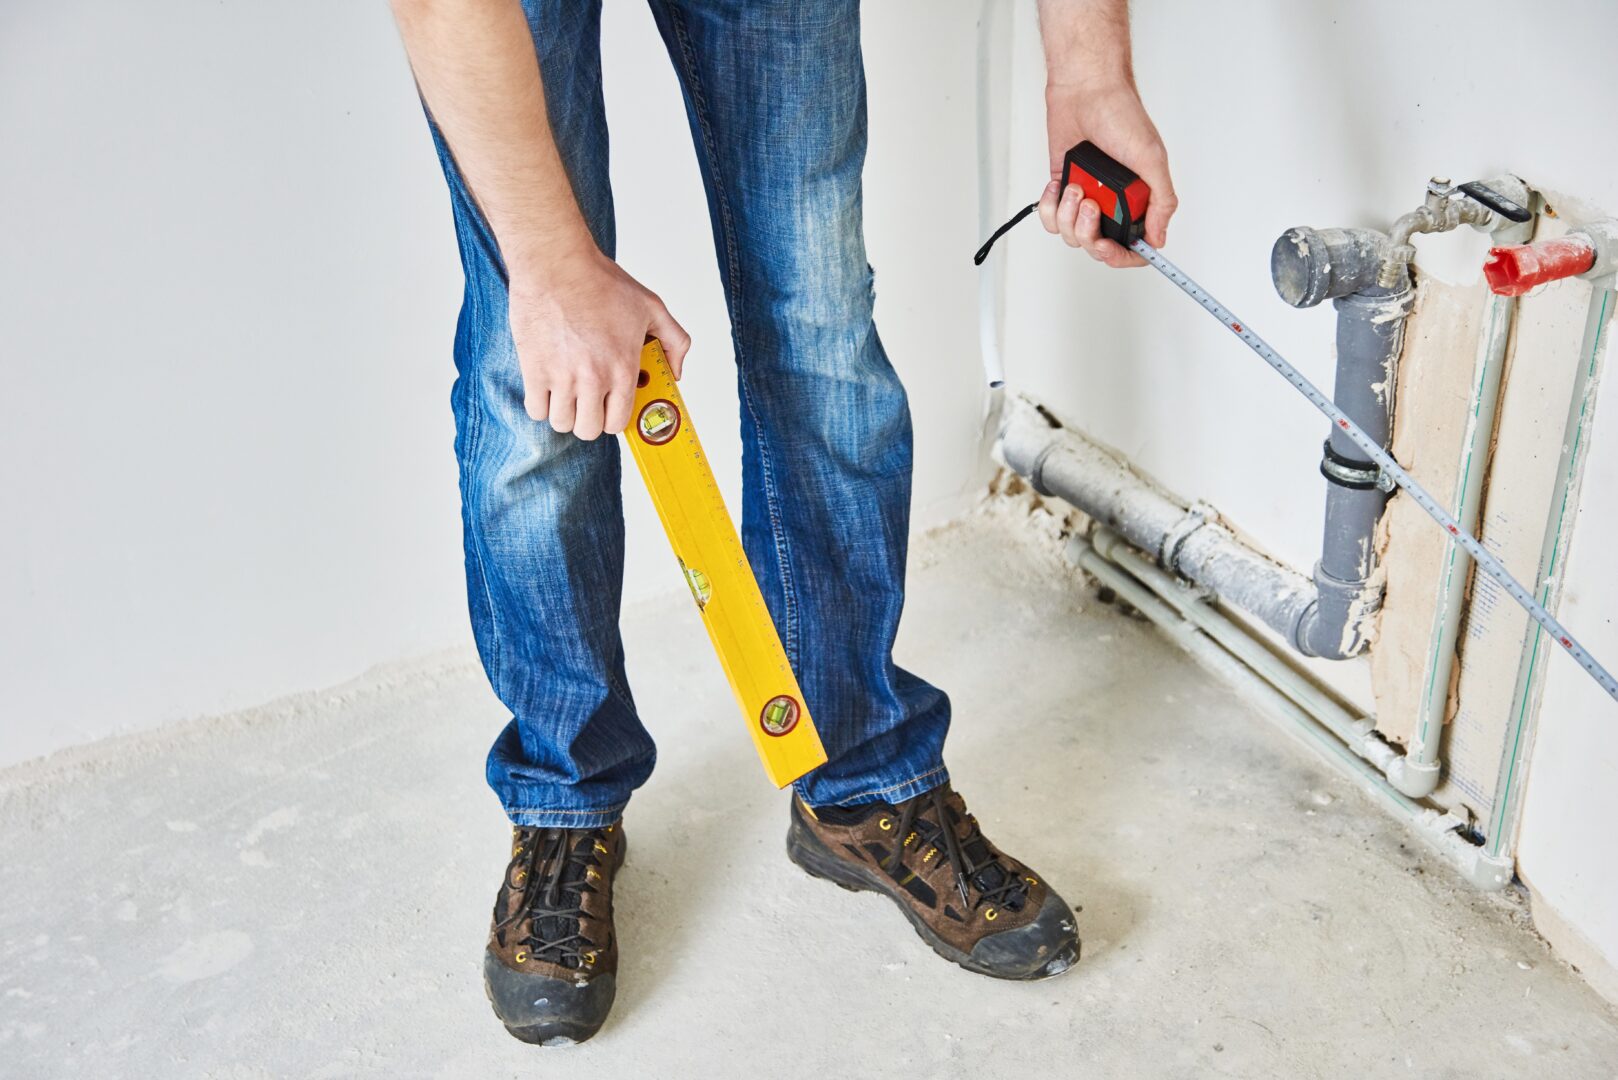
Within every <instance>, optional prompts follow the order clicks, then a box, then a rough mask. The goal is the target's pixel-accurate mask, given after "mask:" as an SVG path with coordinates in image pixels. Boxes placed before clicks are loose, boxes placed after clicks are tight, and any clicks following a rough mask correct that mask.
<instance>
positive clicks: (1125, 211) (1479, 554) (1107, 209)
mask: <svg viewBox="0 0 1618 1080" xmlns="http://www.w3.org/2000/svg"><path fill="white" fill-rule="evenodd" d="M1069 184H1078V185H1079V186H1080V187H1081V188H1082V189H1083V190H1084V193H1085V195H1086V197H1088V198H1093V199H1095V200H1096V202H1097V203H1098V204H1099V205H1100V206H1101V208H1102V215H1101V219H1100V231H1101V234H1102V235H1103V236H1105V237H1107V238H1108V239H1109V240H1113V241H1116V242H1117V243H1119V244H1122V245H1124V246H1125V247H1127V248H1129V249H1130V250H1131V251H1133V252H1135V254H1137V255H1139V256H1140V257H1141V258H1143V259H1145V260H1146V261H1147V262H1148V263H1150V264H1151V265H1152V267H1153V268H1154V269H1156V270H1157V271H1158V272H1159V273H1161V274H1162V275H1163V276H1164V277H1166V278H1168V279H1169V280H1170V281H1172V282H1174V284H1175V285H1176V286H1178V287H1179V289H1180V291H1181V292H1183V293H1185V294H1186V295H1187V296H1189V297H1190V298H1191V299H1193V300H1195V301H1196V302H1197V304H1198V306H1200V307H1201V308H1202V309H1203V310H1204V311H1206V312H1207V313H1208V314H1210V315H1212V316H1213V317H1214V318H1216V319H1218V320H1219V321H1220V322H1221V323H1223V324H1224V326H1225V328H1226V329H1227V330H1229V331H1231V332H1232V333H1234V334H1235V335H1236V336H1237V337H1238V338H1239V339H1241V342H1242V344H1244V345H1246V346H1247V347H1248V348H1249V349H1252V350H1253V351H1254V352H1255V353H1257V354H1258V355H1259V359H1261V360H1263V361H1264V362H1265V363H1266V364H1268V365H1270V367H1272V368H1274V369H1275V370H1276V371H1277V372H1279V373H1280V375H1281V377H1282V378H1283V379H1285V380H1286V381H1287V382H1289V383H1291V384H1292V386H1293V388H1294V389H1295V390H1297V391H1298V392H1299V393H1300V394H1302V395H1303V396H1304V397H1305V398H1307V399H1308V400H1309V404H1311V405H1313V406H1314V407H1315V408H1317V409H1319V410H1320V411H1321V412H1322V413H1324V414H1325V415H1326V416H1327V418H1328V419H1330V420H1331V422H1332V423H1333V424H1334V425H1336V426H1337V428H1338V430H1340V431H1342V433H1343V434H1344V435H1346V436H1347V437H1348V439H1349V441H1351V442H1352V443H1353V444H1354V445H1355V446H1357V447H1359V448H1360V449H1361V450H1362V451H1364V452H1365V455H1366V456H1367V457H1368V458H1370V459H1371V460H1372V461H1374V462H1376V463H1377V465H1378V466H1379V467H1380V468H1381V470H1382V476H1383V477H1384V479H1385V481H1386V482H1387V483H1390V484H1393V485H1396V486H1398V487H1400V488H1402V489H1403V490H1404V492H1405V494H1407V495H1409V496H1410V498H1411V499H1412V500H1413V501H1414V502H1415V504H1416V505H1417V506H1419V507H1421V508H1422V509H1423V510H1424V511H1426V512H1427V516H1428V517H1430V518H1432V519H1433V520H1434V521H1436V522H1438V524H1439V525H1440V526H1441V527H1442V528H1443V530H1444V531H1445V532H1447V533H1449V535H1450V536H1451V537H1452V538H1453V539H1454V541H1455V542H1456V543H1457V544H1459V545H1460V546H1461V547H1462V548H1463V549H1464V550H1465V551H1466V553H1467V554H1468V555H1470V556H1472V560H1473V562H1475V563H1477V565H1478V569H1480V570H1482V571H1483V572H1484V573H1485V574H1488V575H1489V576H1490V577H1491V578H1493V579H1494V580H1495V581H1496V582H1497V583H1498V584H1499V585H1500V587H1501V588H1502V589H1504V590H1505V591H1506V595H1508V596H1510V597H1511V598H1512V599H1513V600H1515V601H1516V602H1517V603H1518V604H1520V605H1521V606H1522V609H1523V610H1524V611H1526V612H1528V614H1529V616H1530V617H1532V618H1533V620H1534V621H1535V622H1537V623H1538V624H1539V625H1540V626H1542V627H1544V628H1545V630H1546V632H1547V633H1549V634H1550V635H1551V638H1552V639H1553V640H1554V641H1555V642H1556V643H1557V644H1558V645H1560V646H1561V647H1562V648H1563V649H1564V650H1566V651H1567V653H1568V655H1569V656H1571V657H1573V659H1574V660H1575V661H1576V662H1577V663H1578V665H1579V666H1580V667H1581V668H1583V669H1584V670H1585V671H1586V672H1587V673H1588V674H1589V676H1590V677H1591V678H1592V679H1594V680H1595V681H1596V683H1597V684H1598V685H1599V686H1600V687H1601V689H1603V690H1605V691H1606V692H1607V694H1608V696H1610V697H1612V698H1613V699H1614V700H1615V701H1618V679H1614V678H1613V677H1612V674H1611V673H1610V672H1608V671H1607V669H1606V668H1604V667H1602V666H1601V664H1600V663H1599V662H1598V661H1597V660H1596V658H1595V657H1593V656H1591V655H1590V653H1589V650H1587V649H1585V647H1584V646H1583V645H1580V644H1579V641H1578V639H1577V638H1575V637H1574V636H1573V634H1572V632H1571V631H1569V630H1568V628H1567V627H1565V626H1563V625H1562V624H1561V623H1560V622H1558V621H1557V619H1556V617H1555V616H1554V615H1552V614H1551V613H1550V612H1549V611H1548V610H1546V608H1545V606H1544V605H1543V604H1541V603H1540V602H1539V601H1537V600H1535V599H1534V596H1533V594H1532V593H1530V592H1529V591H1528V589H1527V588H1526V587H1525V586H1524V585H1523V584H1522V583H1521V582H1519V581H1518V580H1517V579H1516V578H1514V577H1512V576H1511V571H1509V570H1507V569H1506V567H1505V564H1503V563H1502V562H1501V561H1500V560H1499V559H1497V558H1495V557H1494V556H1493V555H1492V554H1490V553H1489V550H1488V549H1487V548H1485V547H1484V546H1483V545H1482V543H1480V542H1479V541H1478V539H1477V537H1475V536H1473V535H1472V534H1471V533H1469V532H1467V531H1466V530H1465V529H1463V528H1461V526H1460V523H1459V522H1457V521H1456V520H1455V519H1454V518H1453V517H1451V516H1450V515H1449V513H1448V511H1446V510H1445V509H1444V508H1443V507H1442V506H1440V505H1439V504H1438V500H1436V499H1434V498H1433V497H1432V495H1430V494H1428V492H1427V489H1426V488H1424V487H1422V486H1421V485H1420V484H1419V483H1417V482H1416V480H1415V478H1414V477H1412V476H1411V475H1410V474H1409V473H1408V472H1406V471H1405V470H1404V468H1403V466H1401V465H1400V464H1399V463H1398V462H1397V461H1395V460H1394V458H1393V455H1392V454H1390V453H1388V452H1387V451H1386V450H1384V449H1383V448H1382V445H1381V444H1380V443H1378V442H1377V441H1376V440H1375V439H1373V438H1371V437H1370V436H1369V435H1367V434H1366V433H1365V432H1364V431H1362V430H1361V429H1360V427H1359V425H1358V424H1356V423H1354V421H1352V420H1350V419H1349V418H1348V416H1347V414H1345V413H1344V412H1343V410H1341V409H1339V408H1338V407H1337V406H1336V405H1335V404H1334V403H1333V402H1332V400H1331V399H1330V398H1328V397H1327V396H1326V395H1325V394H1322V393H1321V392H1320V391H1319V390H1318V389H1316V387H1315V385H1314V383H1311V382H1310V381H1309V380H1308V379H1306V378H1304V376H1303V373H1302V372H1300V371H1299V370H1298V369H1297V368H1295V367H1293V366H1292V365H1291V364H1289V363H1288V362H1287V361H1286V359H1285V358H1284V357H1283V356H1282V355H1281V354H1280V353H1278V352H1276V351H1275V350H1274V349H1273V348H1271V347H1270V345H1269V344H1268V343H1267V342H1266V341H1265V340H1264V339H1263V338H1261V337H1259V336H1258V335H1257V334H1255V333H1254V332H1253V331H1252V329H1251V328H1250V327H1249V326H1248V325H1247V323H1245V322H1243V321H1242V320H1240V319H1238V318H1237V317H1236V316H1235V314H1234V313H1233V312H1232V311H1231V310H1230V309H1229V308H1227V307H1226V306H1225V305H1224V304H1221V303H1220V302H1219V301H1218V300H1216V299H1214V297H1213V295H1212V294H1211V293H1209V292H1208V290H1207V289H1204V288H1203V287H1202V286H1201V285H1199V284H1197V283H1196V281H1194V280H1193V279H1192V278H1191V276H1190V275H1189V274H1187V273H1185V271H1183V270H1181V269H1180V268H1179V267H1178V266H1175V265H1174V264H1173V263H1172V262H1170V261H1169V260H1168V259H1165V258H1164V257H1163V255H1162V253H1161V252H1159V251H1158V250H1157V249H1156V248H1154V247H1153V246H1152V245H1150V244H1148V243H1147V242H1146V240H1145V238H1144V237H1143V235H1142V234H1143V233H1144V232H1145V229H1146V205H1147V202H1148V200H1149V198H1150V194H1151V193H1150V190H1149V189H1148V188H1147V186H1146V183H1145V181H1143V180H1141V179H1140V177H1138V176H1136V175H1135V174H1134V173H1133V172H1131V171H1130V170H1129V169H1128V168H1127V167H1125V166H1124V165H1122V164H1121V163H1119V162H1117V161H1115V160H1113V159H1112V158H1111V157H1109V156H1107V154H1106V153H1104V152H1103V151H1102V150H1101V149H1100V148H1098V147H1097V146H1096V145H1095V144H1094V143H1091V142H1082V143H1080V144H1079V145H1078V146H1076V147H1074V148H1073V149H1072V150H1069V151H1068V153H1067V158H1066V160H1065V161H1064V163H1063V174H1062V190H1063V191H1064V192H1065V191H1066V190H1067V187H1068V185H1069ZM1057 197H1058V199H1060V197H1061V196H1060V194H1059V195H1058V196H1057ZM1037 205H1038V204H1035V205H1034V206H1030V207H1027V208H1025V209H1024V210H1023V211H1022V212H1021V213H1020V214H1018V215H1017V217H1016V218H1014V219H1013V221H1012V222H1009V223H1007V225H1006V226H1005V227H1003V228H1002V229H1001V230H1000V232H998V233H996V234H995V237H998V236H999V235H1001V234H1002V233H1004V231H1005V228H1009V227H1010V225H1011V224H1015V222H1016V221H1020V220H1022V218H1024V217H1026V216H1027V215H1028V214H1029V213H1031V212H1032V211H1033V210H1034V209H1036V208H1037ZM995 237H991V238H990V243H991V244H992V243H993V242H994V239H995ZM987 252H988V245H987V244H985V245H984V247H983V249H981V250H980V251H979V256H984V255H986V254H987ZM975 261H977V262H979V263H981V262H982V261H983V260H982V258H981V257H979V258H977V259H976V260H975Z"/></svg>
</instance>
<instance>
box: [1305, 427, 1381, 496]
mask: <svg viewBox="0 0 1618 1080" xmlns="http://www.w3.org/2000/svg"><path fill="white" fill-rule="evenodd" d="M1323 450H1324V453H1322V455H1321V458H1320V475H1322V476H1324V477H1325V478H1326V479H1327V480H1330V481H1331V482H1332V483H1334V484H1336V485H1337V486H1339V487H1346V488H1353V489H1354V490H1356V491H1371V490H1372V489H1374V488H1381V489H1382V490H1383V491H1390V490H1392V488H1393V480H1392V477H1387V476H1384V475H1383V473H1382V469H1381V468H1380V467H1379V466H1377V464H1376V463H1375V462H1372V461H1356V460H1354V459H1353V458H1350V457H1344V456H1343V455H1342V454H1339V453H1338V452H1337V451H1335V450H1333V449H1332V448H1331V440H1330V439H1327V440H1326V444H1325V446H1324V447H1323Z"/></svg>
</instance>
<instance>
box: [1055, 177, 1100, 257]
mask: <svg viewBox="0 0 1618 1080" xmlns="http://www.w3.org/2000/svg"><path fill="white" fill-rule="evenodd" d="M1086 203H1089V205H1090V207H1091V209H1092V210H1094V208H1095V204H1094V203H1091V202H1090V200H1088V199H1086V198H1085V197H1084V191H1083V189H1081V188H1080V187H1079V186H1078V185H1077V184H1069V185H1068V188H1067V190H1066V191H1064V192H1063V193H1062V201H1061V202H1060V203H1058V204H1057V206H1056V231H1057V232H1058V233H1060V234H1061V236H1062V242H1063V243H1065V244H1067V246H1068V247H1083V246H1084V238H1083V234H1082V232H1081V229H1082V227H1083V223H1082V222H1081V220H1080V219H1081V218H1082V217H1083V216H1084V211H1083V209H1082V208H1083V206H1084V205H1085V204H1086ZM1091 231H1092V233H1093V232H1094V225H1093V224H1092V226H1091Z"/></svg>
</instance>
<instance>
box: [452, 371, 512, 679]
mask: <svg viewBox="0 0 1618 1080" xmlns="http://www.w3.org/2000/svg"><path fill="white" fill-rule="evenodd" d="M468 391H469V392H468V394H467V397H468V399H469V400H468V402H467V405H468V407H467V410H466V412H467V419H468V421H469V424H468V426H469V427H470V428H471V430H470V431H469V432H468V433H467V453H466V460H468V461H476V460H478V456H479V451H480V450H482V448H483V401H482V396H481V395H480V394H479V393H478V391H477V387H476V386H475V385H474V386H471V387H468ZM473 494H474V493H473V492H472V490H471V486H470V485H469V484H467V483H464V482H463V483H462V485H461V498H462V499H463V500H466V499H470V498H472V497H473ZM468 517H469V518H470V517H471V515H470V514H468ZM472 559H473V561H474V562H475V563H476V564H477V571H478V585H479V586H481V587H482V589H483V602H484V604H485V605H486V606H487V608H488V611H489V641H490V644H491V645H492V646H493V647H492V648H491V649H490V650H489V653H490V659H489V665H488V667H489V671H488V675H489V683H490V685H492V686H494V687H496V688H498V687H499V685H500V676H501V670H502V669H501V664H500V654H501V651H502V648H501V635H500V618H499V615H498V613H497V612H498V609H497V608H496V606H495V602H494V590H492V589H491V588H489V570H488V566H487V565H486V563H485V561H484V558H483V537H482V535H481V534H478V533H476V532H475V531H474V533H473V539H472Z"/></svg>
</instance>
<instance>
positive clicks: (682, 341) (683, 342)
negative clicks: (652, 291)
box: [646, 300, 691, 379]
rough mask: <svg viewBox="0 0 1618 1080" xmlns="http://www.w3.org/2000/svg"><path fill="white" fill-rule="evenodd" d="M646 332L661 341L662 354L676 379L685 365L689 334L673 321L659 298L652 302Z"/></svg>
mask: <svg viewBox="0 0 1618 1080" xmlns="http://www.w3.org/2000/svg"><path fill="white" fill-rule="evenodd" d="M646 332H647V333H648V334H651V335H652V336H653V337H655V338H656V339H657V340H659V341H661V342H662V343H663V355H664V356H666V357H668V360H669V370H670V371H672V372H674V377H675V378H676V379H678V378H679V377H680V372H681V370H682V369H683V368H684V367H685V354H686V353H687V352H689V351H690V350H691V335H690V334H688V333H686V332H685V327H683V326H681V325H680V324H679V323H678V322H676V321H675V319H674V316H673V315H670V314H669V309H668V308H666V307H664V306H663V301H661V300H654V302H653V305H652V318H651V321H650V323H649V324H648V326H647V328H646Z"/></svg>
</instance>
